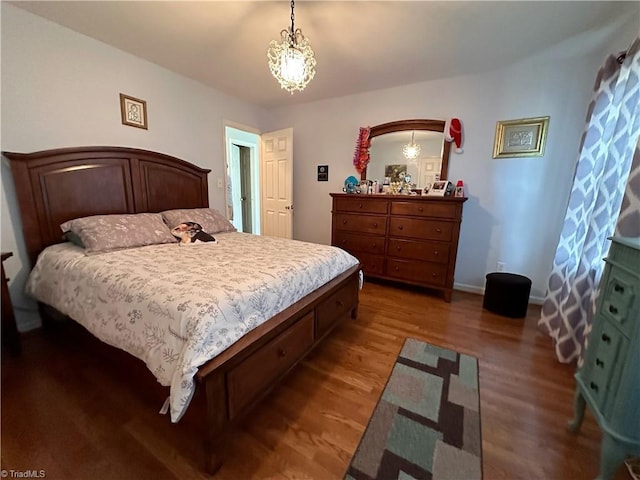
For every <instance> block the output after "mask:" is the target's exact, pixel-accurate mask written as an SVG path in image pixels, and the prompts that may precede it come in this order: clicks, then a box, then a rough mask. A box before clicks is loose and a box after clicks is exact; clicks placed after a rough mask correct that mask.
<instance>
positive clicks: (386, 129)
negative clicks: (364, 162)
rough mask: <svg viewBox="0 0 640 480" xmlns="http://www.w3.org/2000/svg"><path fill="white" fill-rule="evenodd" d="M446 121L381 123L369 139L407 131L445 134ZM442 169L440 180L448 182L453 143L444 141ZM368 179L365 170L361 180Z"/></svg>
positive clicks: (417, 120) (428, 120) (372, 131)
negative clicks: (427, 131)
mask: <svg viewBox="0 0 640 480" xmlns="http://www.w3.org/2000/svg"><path fill="white" fill-rule="evenodd" d="M445 123H446V122H445V121H444V120H431V119H427V118H423V119H413V120H397V121H395V122H388V123H381V124H380V125H376V126H374V127H371V132H370V133H369V139H370V140H371V139H372V138H374V137H377V136H378V135H384V134H385V133H391V132H403V131H406V130H429V131H431V132H440V133H442V134H444V126H445ZM442 143H443V145H442V168H441V169H440V180H446V179H447V175H448V173H449V154H450V153H451V142H447V141H446V140H445V139H444V138H443V139H442ZM366 179H367V169H366V168H365V169H364V170H363V171H362V173H361V174H360V180H366Z"/></svg>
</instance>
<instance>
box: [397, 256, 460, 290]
mask: <svg viewBox="0 0 640 480" xmlns="http://www.w3.org/2000/svg"><path fill="white" fill-rule="evenodd" d="M386 274H387V276H389V277H393V278H398V279H402V280H408V281H410V282H418V283H429V284H431V285H435V286H443V285H444V284H445V282H446V279H447V264H443V263H432V262H419V261H409V260H400V259H397V258H387V268H386Z"/></svg>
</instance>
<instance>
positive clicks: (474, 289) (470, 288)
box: [453, 283, 544, 305]
mask: <svg viewBox="0 0 640 480" xmlns="http://www.w3.org/2000/svg"><path fill="white" fill-rule="evenodd" d="M453 289H454V290H460V291H461V292H468V293H475V294H477V295H484V287H478V286H475V285H465V284H463V283H454V284H453ZM529 303H531V304H533V305H542V304H543V303H544V298H543V297H534V296H529Z"/></svg>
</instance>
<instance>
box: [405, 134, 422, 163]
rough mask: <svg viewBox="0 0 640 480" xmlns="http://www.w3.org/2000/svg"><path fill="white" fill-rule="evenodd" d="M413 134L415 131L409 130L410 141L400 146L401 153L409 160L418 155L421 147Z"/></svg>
mask: <svg viewBox="0 0 640 480" xmlns="http://www.w3.org/2000/svg"><path fill="white" fill-rule="evenodd" d="M415 136H416V132H415V131H414V132H411V143H407V144H406V145H404V146H403V147H402V154H403V155H404V156H405V158H407V159H409V160H413V159H415V158H417V157H418V155H420V150H421V147H420V145H418V144H417V143H416V142H415V141H414V139H415Z"/></svg>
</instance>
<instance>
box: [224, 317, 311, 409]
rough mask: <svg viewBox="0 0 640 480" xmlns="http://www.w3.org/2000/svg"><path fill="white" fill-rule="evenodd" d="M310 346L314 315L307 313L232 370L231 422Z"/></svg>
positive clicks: (228, 375) (229, 387)
mask: <svg viewBox="0 0 640 480" xmlns="http://www.w3.org/2000/svg"><path fill="white" fill-rule="evenodd" d="M312 345H313V312H310V313H308V314H307V315H305V316H304V317H302V318H301V319H300V320H298V321H297V322H296V323H295V324H293V325H292V326H291V327H289V329H287V330H286V331H284V332H282V333H281V334H280V335H278V336H277V337H275V338H274V339H273V340H271V341H270V342H269V343H267V344H266V345H264V346H263V347H261V348H260V349H259V350H258V351H257V352H255V353H254V354H253V355H251V356H250V357H249V358H247V359H246V360H245V361H243V362H242V363H240V364H239V365H238V366H236V367H235V368H233V369H232V370H231V371H230V372H229V373H228V374H227V388H228V390H229V416H230V418H231V419H233V418H234V417H235V416H236V415H238V414H239V413H240V412H241V411H242V409H243V408H244V407H246V406H247V405H249V404H250V403H251V402H253V401H254V400H255V399H256V395H257V394H258V393H259V392H261V391H263V389H264V388H265V387H266V386H267V385H269V384H271V383H273V382H275V381H276V380H278V378H279V377H280V376H281V375H282V374H284V373H285V372H286V371H287V370H288V369H289V368H291V366H292V365H293V364H295V363H296V361H298V360H299V359H300V358H301V357H302V355H303V354H304V353H305V352H306V351H307V350H308V349H309V348H311V346H312Z"/></svg>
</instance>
